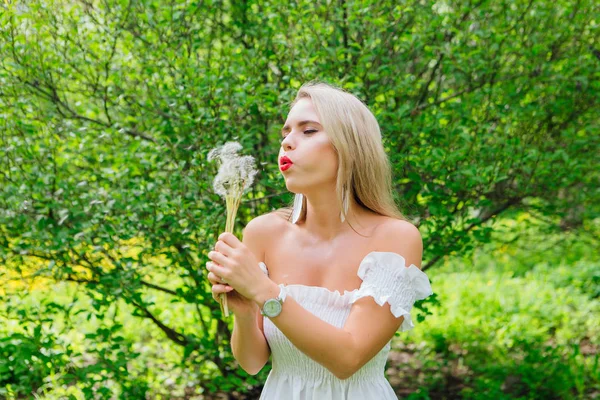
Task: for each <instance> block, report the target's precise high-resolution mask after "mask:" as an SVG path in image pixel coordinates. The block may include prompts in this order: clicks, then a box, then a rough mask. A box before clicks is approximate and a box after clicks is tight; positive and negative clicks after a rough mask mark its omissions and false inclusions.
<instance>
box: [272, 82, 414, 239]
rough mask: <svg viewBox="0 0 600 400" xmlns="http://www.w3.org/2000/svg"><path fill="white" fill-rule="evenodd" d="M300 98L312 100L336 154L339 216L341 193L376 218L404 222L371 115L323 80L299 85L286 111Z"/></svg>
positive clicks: (285, 210) (287, 211) (303, 216)
mask: <svg viewBox="0 0 600 400" xmlns="http://www.w3.org/2000/svg"><path fill="white" fill-rule="evenodd" d="M304 98H308V99H310V100H311V101H312V104H313V106H314V108H315V110H316V112H317V115H318V116H319V119H320V122H321V125H322V126H323V128H324V130H325V132H326V134H327V136H328V137H329V140H330V141H331V143H332V145H333V147H334V149H335V150H336V152H337V154H338V161H339V166H338V171H337V183H336V193H337V197H338V203H339V205H340V209H341V210H342V213H343V212H344V211H343V210H344V208H343V193H344V190H346V191H347V193H350V194H351V195H352V196H353V197H354V200H355V201H356V202H357V203H358V204H360V205H362V206H363V207H366V208H367V209H369V210H371V211H373V212H375V213H377V214H380V215H384V216H388V217H393V218H397V219H401V220H406V221H408V219H407V218H406V217H405V216H404V215H403V214H402V213H401V212H400V210H399V208H398V206H397V205H396V203H395V201H394V197H393V187H392V168H391V165H390V161H389V158H388V156H387V154H386V153H385V149H384V148H383V143H382V139H381V131H380V129H379V124H378V123H377V119H376V118H375V116H374V115H373V113H372V112H371V111H370V110H369V109H368V108H367V106H366V105H365V104H364V103H363V102H362V101H361V100H359V99H358V98H357V97H356V96H354V95H353V94H351V93H348V92H346V91H345V90H343V89H341V88H337V87H334V86H332V85H329V84H326V83H322V82H316V81H311V82H308V83H305V84H304V85H302V87H301V88H300V89H299V90H298V93H297V94H296V98H295V99H294V100H293V102H292V103H291V105H290V109H291V108H292V107H294V105H295V104H296V103H297V102H298V101H299V100H301V99H304ZM348 190H349V192H348ZM303 197H304V199H303V202H302V211H301V213H300V218H299V221H302V220H305V219H306V196H303ZM292 208H293V205H290V206H288V207H284V208H280V209H278V210H276V211H275V212H278V213H281V214H283V215H284V218H286V219H288V220H290V219H291V214H292ZM344 217H346V216H345V215H344ZM352 229H354V228H352Z"/></svg>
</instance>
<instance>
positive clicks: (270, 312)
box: [260, 284, 286, 318]
mask: <svg viewBox="0 0 600 400" xmlns="http://www.w3.org/2000/svg"><path fill="white" fill-rule="evenodd" d="M285 296H286V292H285V286H284V285H283V284H279V295H278V296H277V297H275V298H272V299H268V300H267V301H265V303H264V304H263V306H262V309H261V310H260V315H264V316H266V317H269V318H274V317H276V316H278V315H279V314H281V309H282V307H283V302H284V301H285Z"/></svg>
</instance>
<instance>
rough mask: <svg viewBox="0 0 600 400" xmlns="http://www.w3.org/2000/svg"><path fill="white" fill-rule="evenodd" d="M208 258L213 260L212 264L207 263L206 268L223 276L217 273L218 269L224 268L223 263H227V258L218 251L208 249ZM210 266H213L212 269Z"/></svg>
mask: <svg viewBox="0 0 600 400" xmlns="http://www.w3.org/2000/svg"><path fill="white" fill-rule="evenodd" d="M208 258H210V259H211V261H213V262H212V265H207V266H206V268H207V269H209V271H212V272H214V273H216V274H217V275H220V276H225V275H223V274H221V273H219V271H221V270H223V269H224V268H223V266H224V265H229V258H227V257H226V256H225V255H223V254H221V253H219V252H218V251H209V252H208ZM211 268H213V269H211Z"/></svg>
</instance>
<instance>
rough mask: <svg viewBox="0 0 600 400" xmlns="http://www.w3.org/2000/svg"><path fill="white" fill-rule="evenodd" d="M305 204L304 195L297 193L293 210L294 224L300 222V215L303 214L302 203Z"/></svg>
mask: <svg viewBox="0 0 600 400" xmlns="http://www.w3.org/2000/svg"><path fill="white" fill-rule="evenodd" d="M303 202H304V195H303V194H302V193H297V194H296V196H295V197H294V208H293V210H292V223H293V224H295V223H296V222H298V218H300V214H302V203H303Z"/></svg>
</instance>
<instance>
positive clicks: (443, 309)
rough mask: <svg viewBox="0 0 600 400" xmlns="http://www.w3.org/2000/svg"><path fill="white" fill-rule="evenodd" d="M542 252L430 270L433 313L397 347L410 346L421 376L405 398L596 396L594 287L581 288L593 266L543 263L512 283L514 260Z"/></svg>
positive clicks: (505, 251) (488, 251)
mask: <svg viewBox="0 0 600 400" xmlns="http://www.w3.org/2000/svg"><path fill="white" fill-rule="evenodd" d="M560 236H561V237H562V239H563V240H565V239H566V238H565V236H564V235H560ZM555 238H556V239H558V237H555ZM548 239H552V237H549V238H548ZM543 245H544V244H543V243H542V244H537V245H535V244H531V245H530V246H529V248H528V249H520V248H518V245H514V247H513V245H509V246H502V247H499V248H494V247H495V246H485V247H483V248H481V249H478V250H477V251H476V252H475V253H474V254H473V258H472V260H471V261H470V262H467V261H466V260H460V259H455V260H452V261H450V262H448V263H447V265H444V266H443V267H442V268H440V269H439V270H438V271H437V272H438V273H437V274H436V288H437V289H438V295H439V297H440V299H441V305H440V306H439V307H436V308H435V309H433V310H432V313H433V315H432V316H431V317H428V318H427V319H426V320H425V321H424V322H423V323H421V324H420V325H419V329H416V330H415V331H414V332H411V333H410V334H409V335H407V336H406V338H403V339H402V343H399V344H398V345H399V346H400V348H403V347H407V348H412V347H414V346H413V344H419V346H418V349H419V350H418V351H417V352H416V353H415V358H416V359H418V360H420V361H422V370H423V373H424V374H423V375H424V376H425V378H424V379H423V381H422V382H420V385H421V390H415V391H414V396H413V395H411V396H409V398H410V399H417V398H441V397H442V395H444V396H452V395H455V396H456V397H457V398H464V399H489V398H494V399H496V398H498V399H575V398H577V399H584V398H589V396H591V395H592V393H594V391H597V390H598V388H600V368H599V357H600V354H599V353H598V348H600V341H599V338H600V336H599V335H598V326H600V303H598V301H597V300H596V299H595V298H594V296H595V293H597V291H598V286H599V285H598V283H597V282H596V284H595V285H594V284H592V283H590V281H591V279H590V278H592V277H594V276H596V275H597V271H598V265H599V264H598V263H599V262H600V261H599V260H598V259H597V255H596V260H594V259H593V258H592V259H582V260H580V261H578V262H574V263H564V261H562V260H561V258H562V257H547V259H546V262H545V263H540V264H538V265H536V266H535V267H534V268H532V269H531V270H529V271H527V273H526V274H525V275H524V276H516V275H515V269H518V268H519V258H521V257H527V256H533V255H535V254H539V250H540V248H543ZM515 247H516V248H515ZM517 249H518V252H515V250H517ZM562 251H563V252H567V251H568V252H582V251H586V249H585V246H582V245H581V244H579V245H574V246H573V247H563V248H562ZM513 252H514V255H513V254H512V253H513ZM561 256H562V255H561ZM584 281H585V282H586V283H585V284H584V283H583V282H584ZM565 282H575V284H569V285H565ZM577 282H578V283H577ZM398 368H400V367H399V366H398ZM413 386H414V383H413ZM420 396H421V397H420Z"/></svg>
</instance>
